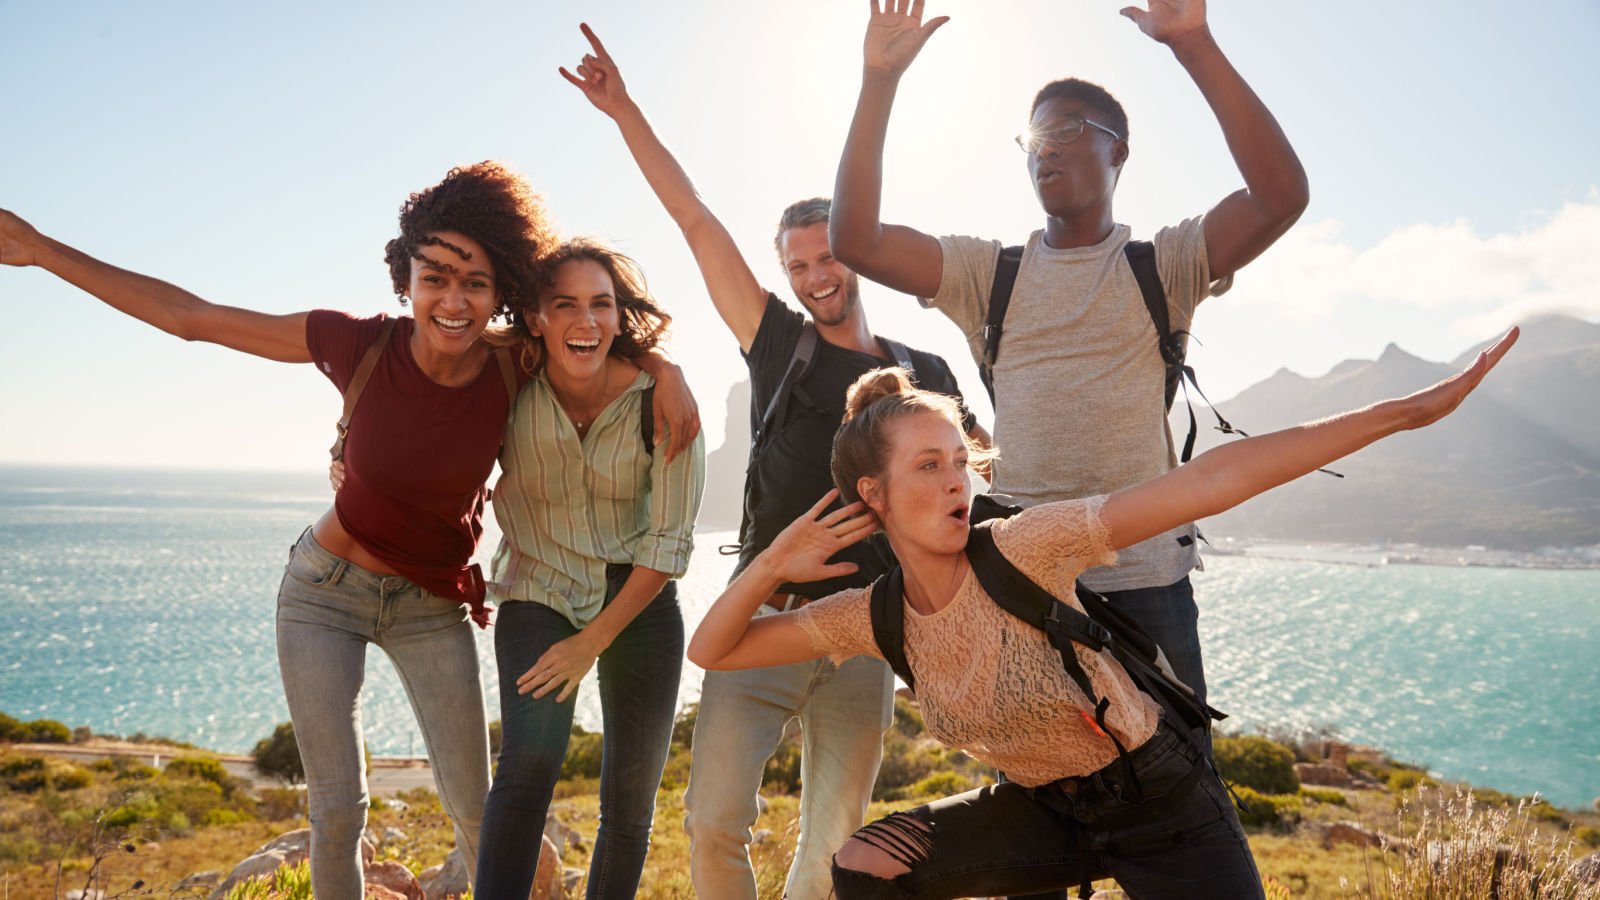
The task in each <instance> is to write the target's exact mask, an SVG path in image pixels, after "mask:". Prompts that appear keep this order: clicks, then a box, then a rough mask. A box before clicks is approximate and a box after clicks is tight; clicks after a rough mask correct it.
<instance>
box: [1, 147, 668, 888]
mask: <svg viewBox="0 0 1600 900" xmlns="http://www.w3.org/2000/svg"><path fill="white" fill-rule="evenodd" d="M556 246H557V241H556V238H555V232H554V229H553V228H552V227H551V225H550V222H549V219H548V217H547V215H546V212H545V209H544V207H543V205H542V203H541V202H540V200H539V198H538V197H537V196H536V195H535V194H534V193H533V191H532V190H531V188H530V187H529V186H528V184H527V182H526V181H524V180H523V179H522V178H521V177H520V176H518V175H516V174H515V173H513V172H511V171H509V170H508V169H506V168H505V167H504V166H502V165H500V164H498V163H494V162H484V163H479V164H477V165H472V166H465V167H462V168H457V169H453V170H451V171H450V173H449V174H448V175H446V176H445V178H444V180H443V181H441V182H440V183H439V184H437V185H434V186H433V187H430V188H428V189H426V190H424V191H421V192H419V193H415V194H412V195H411V197H410V198H409V199H408V200H407V201H406V203H405V204H404V206H402V207H401V210H400V234H399V236H398V237H397V238H395V239H394V240H391V241H389V243H388V245H387V247H386V251H385V258H386V260H387V262H388V264H389V273H390V278H391V281H392V284H393V288H394V291H395V293H396V294H397V295H399V297H400V301H401V303H402V304H404V303H406V302H407V301H408V300H409V302H410V304H411V307H412V309H413V315H412V316H402V317H399V318H394V319H391V318H389V317H387V316H383V315H379V316H374V317H371V318H357V317H354V316H351V315H348V314H346V313H342V312H337V311H333V310H313V311H310V312H300V313H290V314H284V315H271V314H267V313H261V312H256V311H253V310H247V309H240V308H237V307H230V306H222V305H219V304H214V303H209V302H207V301H205V300H202V299H201V298H199V297H197V296H195V295H193V294H191V293H189V292H187V291H185V290H183V289H181V288H178V287H176V286H174V285H172V284H169V283H167V282H164V281H159V280H157V279H155V278H151V277H148V276H144V275H139V274H136V273H134V272H130V271H127V270H124V269H119V268H116V267H114V266H112V265H109V264H107V263H104V262H101V261H99V260H97V259H94V258H92V257H90V256H89V255H87V254H85V253H82V252H80V251H78V250H75V249H73V248H71V247H69V246H67V245H65V244H63V243H61V242H59V241H56V240H54V239H52V238H49V237H46V236H44V235H42V234H40V233H39V232H38V231H37V230H36V229H34V228H33V227H32V226H30V225H29V224H28V223H27V222H25V221H23V220H22V219H20V218H18V217H17V216H16V215H14V214H12V213H10V212H7V211H5V210H0V264H5V265H12V266H30V265H31V266H38V267H40V268H43V269H45V270H46V271H49V272H51V273H53V274H55V275H56V276H57V277H59V278H61V279H63V280H65V281H67V282H70V283H71V284H74V285H76V286H78V287H79V288H82V289H83V290H85V291H87V292H88V293H90V294H92V295H94V296H95V297H97V298H99V299H100V300H102V301H104V302H105V303H106V304H107V305H109V306H110V307H112V308H113V309H116V310H118V311H120V312H123V313H126V314H127V315H130V316H132V317H134V318H136V319H139V320H140V321H143V322H146V323H148V324H150V325H153V326H155V327H156V328H159V329H161V330H162V331H165V332H167V333H169V334H172V335H176V336H178V337H181V338H183V339H184V340H190V341H195V340H198V341H207V342H210V343H215V344H221V345H223V346H225V347H230V348H232V349H235V350H239V351H242V352H245V353H249V354H252V355H255V356H261V357H265V358H267V359H272V360H277V361H280V362H294V363H315V364H316V365H317V368H318V369H319V370H320V371H321V372H322V373H323V374H325V375H326V376H327V377H328V379H329V380H330V381H332V382H333V384H334V386H335V387H336V388H338V389H339V390H340V391H341V393H345V394H346V395H347V398H348V397H349V396H357V397H358V399H359V402H358V403H357V404H356V405H355V407H354V410H353V412H349V411H348V410H347V418H346V419H344V420H341V422H340V426H339V432H340V441H339V443H338V444H336V445H335V454H334V455H335V458H336V459H337V458H339V457H340V456H341V455H342V457H343V460H344V462H345V464H346V467H347V475H348V477H347V481H346V483H345V484H344V485H343V487H342V488H341V489H340V490H339V491H338V494H337V495H336V498H335V500H334V505H333V508H332V509H330V510H329V511H328V512H327V513H325V514H324V515H323V516H322V517H321V518H320V519H319V520H318V521H317V522H316V523H315V524H314V525H312V526H311V527H310V528H308V529H306V531H305V533H303V534H302V535H301V536H300V539H299V541H298V542H297V543H296V545H295V546H294V548H293V550H292V552H291V555H290V559H289V564H288V566H287V569H286V572H285V575H284V579H283V583H282V586H281V588H280V590H279V594H278V613H277V642H278V660H279V667H280V669H281V672H282V676H283V685H284V694H285V695H286V698H287V700H288V705H289V715H290V718H291V719H292V720H293V722H294V728H295V737H296V739H297V742H298V744H299V748H300V756H301V760H302V762H303V763H304V767H305V774H306V788H307V796H308V803H309V806H310V818H311V877H312V885H313V889H314V891H315V893H316V894H317V896H318V897H320V898H325V900H333V898H358V897H360V896H361V895H362V892H363V888H362V874H361V856H360V852H359V851H360V847H359V843H360V839H361V833H362V830H363V828H364V827H365V825H366V812H367V788H366V773H365V765H364V758H363V752H362V735H361V715H360V707H359V703H358V697H359V694H360V690H361V684H362V677H363V670H364V664H365V656H366V647H367V645H368V644H376V645H377V646H378V647H379V648H381V649H382V650H383V651H384V652H385V653H386V654H387V655H388V656H389V658H390V659H391V660H392V661H393V662H394V666H395V669H396V671H397V672H399V674H400V679H401V682H402V683H403V684H404V686H405V689H406V694H407V696H408V697H409V698H410V700H411V705H412V709H413V711H414V712H415V713H416V716H417V722H418V725H419V727H420V730H421V732H422V736H423V741H424V744H425V746H426V748H427V751H428V757H429V759H430V760H431V761H432V763H433V772H434V778H435V782H436V784H437V786H438V789H439V797H440V801H441V803H442V805H443V807H444V809H445V811H446V813H448V814H449V815H450V817H451V819H452V820H453V822H454V824H455V828H456V842H457V846H458V847H459V848H460V850H461V852H462V853H463V854H464V855H465V857H466V859H467V864H468V867H469V870H470V869H471V867H472V866H473V863H474V862H475V859H476V855H477V848H478V828H479V822H480V818H481V815H482V807H483V800H484V796H485V794H486V792H487V789H488V782H489V762H488V739H487V729H486V727H485V724H484V706H483V696H482V690H481V688H480V687H479V681H478V660H477V653H476V647H475V644H474V641H473V637H472V630H471V626H470V625H469V624H468V622H469V619H471V620H475V621H477V622H478V623H479V624H480V625H482V624H485V623H486V622H487V614H488V609H487V607H486V606H485V605H484V579H483V576H482V573H481V572H480V570H479V568H478V567H477V566H475V565H472V564H471V562H470V560H471V556H472V553H473V550H474V549H475V547H476V545H477V542H478V539H479V537H480V536H481V534H482V530H483V529H482V515H483V507H484V502H485V500H486V499H487V497H488V492H487V490H486V489H485V481H486V480H487V479H488V477H489V473H490V471H491V470H492V468H493V466H494V463H495V459H496V456H497V455H498V453H499V450H500V442H501V437H502V434H503V433H504V430H505V425H506V419H507V414H508V412H509V410H510V408H511V405H512V399H513V398H514V397H515V396H516V394H517V392H518V391H519V390H520V389H521V387H522V385H523V384H524V383H525V382H526V381H527V380H528V377H529V375H528V372H527V368H526V366H524V365H514V364H513V360H512V359H511V357H512V355H513V354H512V353H510V352H509V348H507V349H498V350H497V349H496V348H495V347H494V346H492V345H491V342H490V341H489V340H486V339H485V338H486V329H487V328H488V327H489V323H490V320H491V319H492V318H494V317H496V316H505V315H509V311H511V310H513V309H517V308H521V307H523V306H526V305H528V304H529V303H531V301H532V300H533V298H534V297H535V296H536V295H537V293H538V292H539V291H540V290H541V289H542V288H543V287H544V285H545V282H546V278H545V275H544V272H545V270H544V268H543V266H542V264H541V262H540V260H541V258H542V257H544V256H547V255H548V254H550V253H551V252H553V251H554V250H555V249H556ZM508 342H509V341H500V343H508ZM374 355H375V362H374V363H372V364H370V366H363V365H362V362H363V358H364V357H367V356H374ZM669 368H671V367H670V366H669ZM358 369H366V371H367V374H368V375H369V376H370V377H365V378H362V379H361V380H360V382H359V383H357V384H352V380H353V378H355V376H356V374H357V371H358ZM675 384H676V386H675V387H674V389H673V390H672V391H664V392H663V393H670V394H674V395H676V394H677V391H678V390H679V389H681V380H679V381H676V382H675ZM363 385H364V386H363ZM681 400H682V397H676V399H675V403H677V404H678V405H679V406H680V407H681V408H683V409H690V408H692V401H691V402H690V403H688V404H686V405H684V404H681ZM347 406H348V403H347ZM689 419H691V420H692V414H691V415H690V416H689ZM673 424H674V425H678V424H679V423H678V422H677V420H676V419H674V422H673ZM689 430H690V428H689V426H688V425H687V424H685V425H683V427H681V428H675V429H674V431H682V432H685V433H687V432H688V431H689Z"/></svg>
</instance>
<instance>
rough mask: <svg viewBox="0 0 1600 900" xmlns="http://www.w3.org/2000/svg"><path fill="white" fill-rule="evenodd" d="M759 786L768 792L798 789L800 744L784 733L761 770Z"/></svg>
mask: <svg viewBox="0 0 1600 900" xmlns="http://www.w3.org/2000/svg"><path fill="white" fill-rule="evenodd" d="M761 786H762V787H763V788H765V789H766V790H767V792H768V793H772V792H777V793H780V794H793V793H796V792H798V791H799V790H800V744H799V742H798V741H796V740H795V739H794V736H793V735H784V738H783V740H782V741H781V742H780V743H779V744H778V749H777V751H776V752H774V753H773V754H772V758H771V759H769V760H767V765H766V768H764V769H762V771H761Z"/></svg>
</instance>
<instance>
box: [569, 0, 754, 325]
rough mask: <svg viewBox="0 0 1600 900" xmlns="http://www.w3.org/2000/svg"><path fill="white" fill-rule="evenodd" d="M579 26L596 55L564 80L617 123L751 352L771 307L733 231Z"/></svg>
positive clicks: (715, 301)
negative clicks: (731, 233) (724, 223)
mask: <svg viewBox="0 0 1600 900" xmlns="http://www.w3.org/2000/svg"><path fill="white" fill-rule="evenodd" d="M578 27H579V28H581V29H583V35H584V37H586V38H588V39H589V46H590V47H591V48H592V49H593V51H594V52H592V53H587V54H584V57H583V62H582V63H580V64H579V65H578V71H577V74H576V75H574V74H573V73H571V72H569V71H567V70H566V69H565V68H562V69H561V76H562V77H563V78H565V79H567V80H568V81H570V82H572V83H573V84H575V85H577V86H578V89H579V90H581V91H583V95H584V96H585V97H587V98H588V99H589V102H590V103H592V104H594V106H595V108H596V109H598V110H600V111H601V112H603V113H605V114H606V115H608V116H610V117H611V119H612V120H613V121H615V122H616V123H617V128H618V129H619V130H620V131H621V132H622V139H623V141H625V142H626V143H627V145H628V152H630V153H632V154H633V161H634V162H635V163H637V164H638V166H639V171H640V172H642V173H643V174H644V178H645V181H647V182H649V183H650V189H651V190H653V191H655V193H656V199H658V200H660V201H661V205H662V206H664V207H666V209H667V214H668V215H670V216H672V221H674V222H676V223H678V228H679V229H680V230H682V231H683V236H684V238H685V239H686V240H688V242H689V250H690V251H691V252H692V253H693V254H694V259H695V262H696V263H697V264H698V265H699V266H700V276H701V277H702V278H704V279H705V282H706V289H707V290H708V291H709V292H710V293H711V302H712V304H713V305H714V306H716V308H717V312H718V314H720V315H721V316H722V321H724V322H726V323H728V328H729V329H731V330H732V331H733V336H734V338H735V339H737V340H738V341H739V347H740V348H741V349H743V350H746V351H748V350H749V349H750V345H751V343H753V342H754V341H755V339H756V331H757V330H758V329H760V327H761V316H762V314H763V313H765V312H766V309H767V292H766V291H765V290H763V289H762V287H761V284H760V283H759V282H757V281H756V277H755V275H754V274H753V273H752V272H751V271H750V266H749V264H748V263H746V262H745V259H744V256H743V255H742V254H740V253H739V248H738V246H737V245H735V244H734V242H733V237H732V236H731V235H729V234H728V230H727V229H726V228H725V227H723V225H722V222H720V221H719V220H718V219H717V217H716V216H715V215H713V214H712V212H711V209H710V208H709V207H707V206H706V204H705V201H703V200H701V199H700V195H699V194H698V193H696V192H695V189H694V183H693V182H692V181H690V180H689V175H688V173H687V172H685V171H684V170H683V167H682V166H680V165H678V160H677V159H676V158H674V157H673V155H672V151H670V150H668V149H667V146H666V145H665V144H663V143H662V142H661V139H660V138H659V137H657V136H656V133H655V129H653V128H651V127H650V121H649V120H648V119H646V118H645V117H644V113H643V112H641V111H640V110H639V106H638V104H636V103H634V102H633V98H631V97H629V96H628V89H627V87H626V86H625V85H624V84H623V83H622V75H621V73H620V72H619V71H618V70H617V64H616V61H615V60H613V59H612V58H611V54H609V53H607V52H606V48H605V46H604V45H603V44H601V43H600V39H599V38H598V37H596V36H595V33H594V31H593V30H591V29H590V28H589V26H588V25H580V26H578Z"/></svg>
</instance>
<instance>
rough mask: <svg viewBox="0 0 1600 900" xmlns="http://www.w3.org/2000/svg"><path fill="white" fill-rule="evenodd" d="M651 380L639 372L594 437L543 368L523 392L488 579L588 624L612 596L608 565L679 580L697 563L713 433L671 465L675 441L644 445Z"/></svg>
mask: <svg viewBox="0 0 1600 900" xmlns="http://www.w3.org/2000/svg"><path fill="white" fill-rule="evenodd" d="M651 383H652V380H651V378H650V376H649V375H647V374H646V373H644V372H640V373H639V375H638V377H637V378H635V379H634V381H633V384H631V385H629V386H628V388H627V390H625V391H623V392H622V395H621V396H619V397H617V399H615V400H613V401H611V405H609V406H607V407H606V408H605V410H604V411H602V412H601V413H600V415H599V417H598V418H596V419H595V420H594V424H593V425H591V426H589V436H588V437H587V438H586V439H583V440H579V438H578V431H577V429H576V428H575V427H574V426H573V424H572V421H571V420H570V419H568V418H567V414H566V413H565V412H564V411H563V410H562V409H561V405H560V404H559V403H558V402H557V401H556V397H555V393H554V392H553V391H552V390H551V387H550V382H549V380H548V379H547V378H546V377H545V375H544V373H542V372H541V373H540V374H539V375H538V376H537V377H536V378H534V379H533V381H531V382H530V383H529V384H528V386H527V388H526V389H525V390H523V391H522V393H521V394H520V395H519V396H518V397H517V402H516V407H515V409H513V410H512V413H511V418H510V420H509V421H508V422H507V424H506V438H505V446H504V447H503V448H502V450H501V452H500V468H501V475H500V480H499V482H498V483H496V485H495V488H494V517H495V521H496V522H498V523H499V524H500V529H501V531H502V532H503V533H504V535H505V536H504V537H503V538H502V539H501V541H500V549H499V550H497V551H495V555H494V564H493V572H494V576H493V582H492V583H491V584H490V585H489V588H490V590H491V591H493V592H494V594H495V595H496V596H498V597H499V598H500V599H501V600H504V601H515V600H527V601H532V602H535V603H543V604H545V605H546V606H548V607H550V608H552V609H554V610H556V611H557V612H559V613H561V614H562V615H564V616H566V617H567V620H568V621H570V622H571V623H572V624H573V626H574V627H577V628H582V627H583V626H585V625H587V624H588V623H590V622H592V621H594V618H595V616H598V615H599V614H600V609H601V607H602V606H603V605H604V603H605V597H606V564H607V563H624V564H631V565H635V566H643V567H645V568H647V569H654V570H656V571H658V572H665V573H667V574H669V575H671V576H673V577H674V578H676V577H678V576H680V575H682V574H683V573H684V571H685V570H686V569H687V568H688V567H689V551H690V550H691V549H693V547H694V518H695V515H696V513H698V512H699V511H700V492H701V490H702V489H703V488H704V487H705V477H706V462H705V438H704V436H703V435H702V436H697V437H696V438H695V440H694V445H693V446H692V447H690V448H689V449H687V450H685V451H684V452H682V453H679V454H678V457H677V458H676V459H674V460H673V461H672V462H671V463H670V464H669V463H667V462H666V446H665V444H663V445H661V446H659V447H657V448H656V452H654V453H651V452H649V451H648V450H647V449H646V448H645V446H644V438H643V435H641V434H640V418H639V417H640V414H641V413H640V405H641V402H642V400H643V398H644V389H645V388H647V387H649V386H650V384H651ZM655 424H656V428H657V429H658V431H659V430H661V429H664V428H665V427H666V426H665V423H662V422H657V423H655Z"/></svg>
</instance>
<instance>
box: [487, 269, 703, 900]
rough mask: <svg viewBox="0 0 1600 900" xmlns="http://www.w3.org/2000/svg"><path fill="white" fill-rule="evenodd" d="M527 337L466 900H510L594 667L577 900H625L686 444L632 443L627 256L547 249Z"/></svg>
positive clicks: (527, 875) (679, 656)
mask: <svg viewBox="0 0 1600 900" xmlns="http://www.w3.org/2000/svg"><path fill="white" fill-rule="evenodd" d="M548 265H549V268H550V272H551V281H552V284H551V286H550V287H547V288H545V289H544V290H543V291H542V292H541V293H540V295H539V300H538V304H537V308H536V310H535V311H534V313H533V315H532V316H531V317H530V318H529V319H528V320H527V322H526V325H527V328H528V330H529V331H530V332H531V333H532V335H533V339H534V340H536V341H542V342H543V345H544V354H543V356H544V359H545V366H544V369H543V371H542V372H541V373H540V374H539V375H538V377H536V378H535V379H534V381H533V383H532V384H531V385H530V386H529V387H528V389H527V390H526V391H524V392H523V393H522V395H521V396H520V397H519V398H518V399H517V404H516V407H515V408H514V409H513V411H512V418H511V422H510V424H509V425H508V427H507V431H506V444H505V450H504V452H503V453H502V454H501V457H500V465H501V469H502V470H503V471H502V475H501V478H500V481H499V484H498V485H496V487H495V493H494V512H495V518H496V520H497V521H498V522H499V523H500V527H501V529H502V530H503V531H504V533H505V540H504V542H503V543H502V544H501V545H500V549H499V552H498V553H496V555H495V561H494V581H495V585H494V590H495V592H496V593H497V594H499V595H500V596H501V598H502V599H503V600H504V601H505V602H504V603H502V604H501V606H500V612H499V616H498V618H497V619H496V623H495V641H494V646H495V656H496V658H497V660H498V665H499V669H500V717H501V721H502V723H503V728H504V732H503V742H502V745H501V750H500V764H499V769H498V770H497V771H496V773H495V778H494V784H493V786H492V787H491V788H490V791H489V799H488V802H487V803H486V804H485V806H484V816H483V846H482V850H481V852H480V855H479V858H478V877H477V879H476V881H475V882H474V884H473V889H474V893H475V895H476V896H478V897H480V898H487V900H494V898H515V900H523V898H526V897H527V896H528V890H529V887H530V885H531V884H532V883H533V878H534V874H535V870H536V868H537V865H538V861H539V838H540V835H541V834H542V833H543V831H544V822H545V814H546V812H547V810H548V808H549V805H550V797H551V793H552V791H553V790H554V788H555V783H556V780H557V779H558V778H559V777H560V775H561V763H562V761H563V759H565V757H566V752H567V741H568V737H569V736H570V734H571V730H572V716H573V707H574V705H575V703H576V698H575V696H574V695H575V693H576V691H577V688H578V682H579V681H581V680H582V678H583V676H584V674H585V673H587V672H588V671H589V669H590V667H592V666H594V665H595V663H596V660H597V659H598V661H599V667H600V703H601V709H602V711H603V729H604V734H605V737H604V749H603V754H604V755H603V759H602V763H601V771H600V831H599V835H598V837H597V838H596V839H595V847H594V855H593V859H592V861H591V863H590V867H589V887H588V896H589V897H590V898H597V897H632V896H633V895H634V893H635V891H636V890H637V889H638V885H639V876H640V872H641V871H642V870H643V868H644V857H645V851H646V850H647V849H648V847H649V844H650V822H651V818H652V816H653V815H654V812H655V797H656V788H657V786H658V785H659V784H660V782H661V771H662V768H663V767H664V766H665V765H666V760H667V748H668V744H669V743H670V740H671V737H672V721H673V715H674V713H675V712H676V709H677V698H678V676H679V672H680V670H681V668H682V665H683V619H682V617H681V616H680V615H679V612H678V599H677V590H676V584H675V583H674V582H672V581H671V580H670V579H672V578H675V577H677V576H679V575H682V574H683V572H684V570H685V569H686V568H687V567H688V563H689V551H690V548H691V546H692V544H693V532H694V518H695V514H696V513H697V512H698V511H699V507H700V490H701V488H702V487H703V485H704V482H705V454H704V447H703V441H702V439H699V438H697V439H696V440H695V442H694V444H693V446H692V448H691V449H690V451H689V452H686V453H681V454H679V455H678V456H677V457H676V458H675V459H673V460H671V461H669V460H668V459H667V458H666V454H665V453H664V452H663V451H664V450H665V448H664V447H662V448H659V449H657V450H655V451H654V452H652V449H651V447H650V446H649V444H647V441H648V440H650V436H649V434H648V432H650V431H653V426H651V425H649V424H647V423H648V422H649V420H648V419H645V418H641V416H644V415H645V414H646V413H647V412H648V410H649V401H648V400H647V399H646V394H647V389H649V388H650V387H651V385H652V384H653V381H652V380H651V378H650V376H649V375H647V374H645V373H644V372H641V371H640V370H639V367H638V366H636V365H635V364H634V363H633V361H632V360H634V359H635V358H637V357H638V356H639V355H640V354H642V353H644V352H645V351H646V350H648V349H649V348H650V347H652V346H653V345H654V344H655V342H656V339H657V338H658V337H659V335H660V333H661V332H662V330H663V329H664V328H665V327H666V325H667V323H668V322H669V321H670V317H669V316H668V315H667V314H666V313H665V312H663V311H662V310H661V309H660V308H659V307H657V306H656V305H655V303H654V301H652V300H651V299H650V297H649V296H648V295H647V294H646V292H645V289H644V279H643V276H642V275H641V274H640V273H639V271H638V269H637V268H636V267H635V266H634V264H633V262H632V261H631V260H629V259H628V258H627V257H625V256H623V255H621V254H620V253H617V252H615V251H613V250H611V249H609V248H606V247H603V246H600V245H598V244H595V243H591V242H587V241H575V242H572V243H569V244H567V245H565V246H563V247H562V248H561V250H560V251H558V252H557V254H556V255H555V256H554V258H552V259H551V260H550V261H549V263H548Z"/></svg>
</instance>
